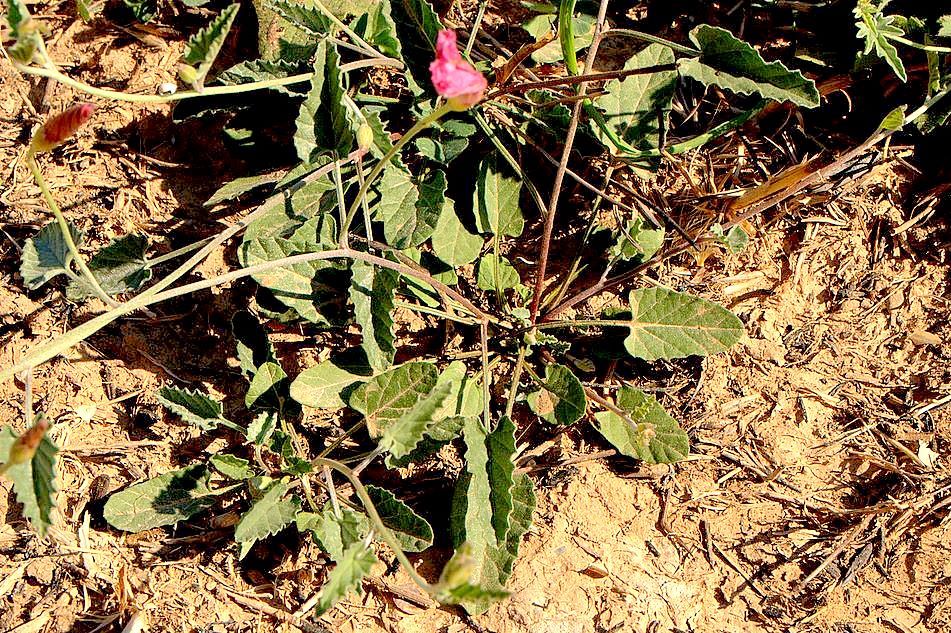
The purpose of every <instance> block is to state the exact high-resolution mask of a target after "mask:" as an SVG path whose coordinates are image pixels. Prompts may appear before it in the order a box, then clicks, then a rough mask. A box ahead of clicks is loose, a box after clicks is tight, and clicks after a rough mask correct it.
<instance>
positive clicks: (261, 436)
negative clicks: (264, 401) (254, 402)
mask: <svg viewBox="0 0 951 633" xmlns="http://www.w3.org/2000/svg"><path fill="white" fill-rule="evenodd" d="M275 429H277V413H275V412H274V411H262V412H261V413H259V414H258V415H257V416H255V418H254V419H253V420H251V423H250V424H248V432H247V436H248V442H250V443H252V444H255V445H257V446H265V445H266V444H267V443H268V441H269V440H270V439H271V436H272V435H273V434H274V431H275Z"/></svg>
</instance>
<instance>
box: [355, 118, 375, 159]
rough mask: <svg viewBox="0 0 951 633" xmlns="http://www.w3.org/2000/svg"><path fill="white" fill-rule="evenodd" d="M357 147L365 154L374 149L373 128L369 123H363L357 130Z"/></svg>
mask: <svg viewBox="0 0 951 633" xmlns="http://www.w3.org/2000/svg"><path fill="white" fill-rule="evenodd" d="M357 147H359V148H360V149H362V150H363V151H364V152H365V151H367V150H369V149H370V148H371V147H373V128H372V127H370V124H369V123H363V124H361V125H360V127H358V128H357Z"/></svg>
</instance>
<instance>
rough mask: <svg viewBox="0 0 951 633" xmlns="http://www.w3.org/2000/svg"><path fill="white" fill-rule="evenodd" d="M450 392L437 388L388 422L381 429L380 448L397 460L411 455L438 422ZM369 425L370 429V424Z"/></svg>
mask: <svg viewBox="0 0 951 633" xmlns="http://www.w3.org/2000/svg"><path fill="white" fill-rule="evenodd" d="M450 390H451V387H450V386H449V385H441V386H436V387H435V388H434V389H433V390H432V391H431V392H430V393H429V394H428V395H427V396H426V397H425V398H423V399H421V400H420V401H419V402H417V403H416V405H415V406H414V407H413V408H412V409H410V410H409V411H407V412H406V413H404V414H403V415H401V416H400V417H399V418H397V419H396V420H394V421H390V422H388V423H387V424H386V426H384V427H382V428H381V430H382V433H381V435H380V438H379V445H380V448H382V449H383V450H384V451H386V453H387V454H388V455H390V456H392V457H393V459H397V460H398V459H400V458H402V457H405V456H407V455H409V454H410V453H411V452H412V451H413V449H415V448H416V445H417V444H419V442H420V441H421V440H422V439H423V436H424V435H425V434H426V430H427V429H428V428H429V427H430V426H431V425H432V424H434V423H435V422H436V421H437V419H436V417H435V416H436V412H437V411H439V409H440V408H441V407H442V405H443V402H445V401H446V398H447V397H448V396H449V391H450ZM367 425H368V427H369V422H368V423H367ZM371 436H372V432H371Z"/></svg>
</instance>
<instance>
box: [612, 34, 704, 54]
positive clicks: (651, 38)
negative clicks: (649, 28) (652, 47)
mask: <svg viewBox="0 0 951 633" xmlns="http://www.w3.org/2000/svg"><path fill="white" fill-rule="evenodd" d="M612 35H617V36H622V37H632V38H634V39H636V40H641V41H643V42H650V43H652V44H662V45H663V46H666V47H667V48H670V49H671V50H673V51H674V52H677V53H680V54H682V55H689V56H690V57H696V56H698V55H699V54H700V51H698V50H697V49H695V48H690V47H689V46H684V45H683V44H678V43H677V42H672V41H671V40H668V39H664V38H663V37H657V36H656V35H651V34H650V33H644V32H642V31H635V30H633V29H609V30H607V31H605V33H604V36H605V37H611V36H612Z"/></svg>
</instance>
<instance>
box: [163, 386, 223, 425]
mask: <svg viewBox="0 0 951 633" xmlns="http://www.w3.org/2000/svg"><path fill="white" fill-rule="evenodd" d="M156 397H157V398H158V401H159V402H160V403H161V404H163V405H164V406H165V408H167V409H168V410H169V411H171V412H172V413H174V414H175V415H177V416H178V417H180V418H181V419H182V420H184V421H185V422H188V423H189V424H194V425H195V426H197V427H198V428H200V429H201V430H203V431H210V430H212V429H214V428H215V427H217V426H218V423H219V422H221V421H227V418H225V417H224V407H223V406H222V404H221V403H220V402H218V401H217V400H215V399H214V398H212V397H210V396H208V395H206V394H204V393H201V392H200V391H192V390H190V389H179V388H178V387H169V386H165V387H162V388H161V389H159V390H158V393H157V394H156Z"/></svg>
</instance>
